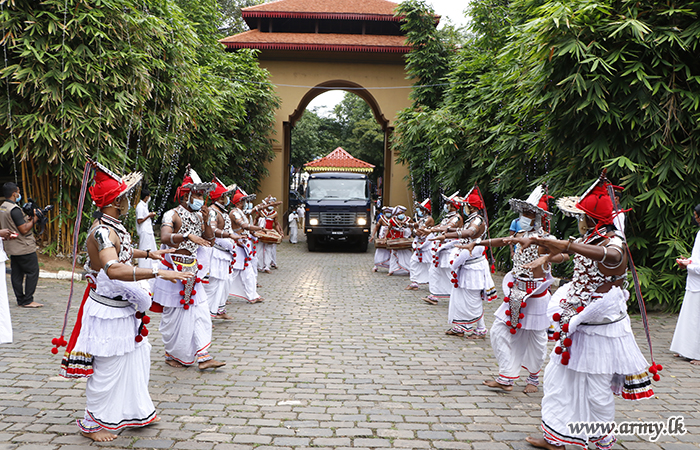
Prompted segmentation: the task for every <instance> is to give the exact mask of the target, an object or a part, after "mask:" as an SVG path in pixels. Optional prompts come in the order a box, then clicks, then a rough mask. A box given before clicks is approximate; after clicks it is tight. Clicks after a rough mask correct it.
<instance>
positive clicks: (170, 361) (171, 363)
mask: <svg viewBox="0 0 700 450" xmlns="http://www.w3.org/2000/svg"><path fill="white" fill-rule="evenodd" d="M165 364H167V365H169V366H170V367H185V365H184V364H182V363H181V362H180V361H175V360H174V359H166V360H165Z"/></svg>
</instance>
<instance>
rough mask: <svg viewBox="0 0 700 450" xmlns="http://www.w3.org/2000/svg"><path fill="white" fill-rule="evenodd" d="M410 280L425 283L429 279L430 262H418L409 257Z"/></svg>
mask: <svg viewBox="0 0 700 450" xmlns="http://www.w3.org/2000/svg"><path fill="white" fill-rule="evenodd" d="M410 269H411V281H412V282H414V283H418V284H426V283H428V282H429V281H430V263H427V262H425V263H423V262H418V260H417V259H416V260H414V259H413V258H411V266H410Z"/></svg>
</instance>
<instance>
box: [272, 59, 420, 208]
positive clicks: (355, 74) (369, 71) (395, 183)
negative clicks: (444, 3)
mask: <svg viewBox="0 0 700 450" xmlns="http://www.w3.org/2000/svg"><path fill="white" fill-rule="evenodd" d="M339 56H342V55H338V54H335V55H333V57H334V58H333V59H332V60H328V61H323V62H319V61H313V60H293V61H290V60H285V59H282V58H275V59H266V58H265V54H264V53H263V54H262V55H261V57H260V65H261V66H262V67H263V68H265V69H267V70H268V71H269V72H270V81H271V82H272V83H274V84H275V85H277V88H276V90H277V95H279V97H280V98H281V104H280V108H279V110H278V111H277V113H276V124H275V132H276V133H275V135H274V136H273V139H274V140H275V142H274V144H273V148H274V151H275V159H274V160H273V161H272V162H271V163H269V164H268V165H267V168H268V170H269V171H270V175H269V176H268V177H266V178H265V179H264V180H263V181H262V186H261V192H260V197H263V198H264V197H266V196H267V195H272V196H274V197H277V198H278V199H286V195H285V194H286V193H285V190H286V187H287V185H286V183H285V179H286V178H285V172H286V170H287V167H286V166H285V158H284V151H285V149H284V148H283V137H284V129H283V123H284V122H288V121H289V120H290V116H291V115H292V114H293V113H294V112H295V110H296V109H297V108H299V107H300V105H299V103H300V102H301V101H302V98H303V97H304V96H305V95H306V94H307V93H308V92H309V90H310V89H309V88H306V87H303V88H302V87H290V86H280V85H294V86H317V85H318V84H320V83H324V82H328V81H331V80H346V81H349V82H353V83H356V84H359V85H360V86H362V87H365V88H370V89H368V91H369V93H371V95H372V96H373V97H374V98H375V100H376V101H377V103H378V105H379V108H380V110H381V113H382V115H383V116H384V118H385V119H386V120H388V127H392V128H393V127H394V122H395V120H396V115H397V114H398V112H399V111H400V110H401V109H403V108H406V107H408V106H410V104H411V103H410V100H409V98H408V96H409V93H410V91H411V90H410V89H409V88H407V89H386V90H382V89H371V88H376V87H390V86H410V85H411V82H410V81H409V80H406V74H405V71H404V66H403V63H402V60H400V59H399V58H397V57H396V56H394V55H390V56H387V57H386V58H385V61H388V62H389V63H388V64H387V63H381V62H382V61H381V58H378V56H379V55H372V57H373V58H374V59H377V60H378V61H376V62H348V61H342V60H339V58H338V57H339ZM313 57H314V56H313V55H310V56H309V59H311V58H313ZM302 107H303V108H305V107H306V105H303V106H302ZM331 150H333V149H329V152H330V151H331ZM392 153H393V152H392ZM391 159H392V167H391V180H390V190H389V192H386V191H385V192H384V202H383V203H384V204H385V205H397V204H401V205H405V206H409V207H410V204H409V200H411V199H412V195H411V193H410V186H409V184H410V183H409V182H407V181H405V178H406V177H407V176H408V168H407V167H405V166H403V165H401V164H398V163H396V155H395V154H392V158H391ZM286 207H287V205H286V204H285V205H284V208H286Z"/></svg>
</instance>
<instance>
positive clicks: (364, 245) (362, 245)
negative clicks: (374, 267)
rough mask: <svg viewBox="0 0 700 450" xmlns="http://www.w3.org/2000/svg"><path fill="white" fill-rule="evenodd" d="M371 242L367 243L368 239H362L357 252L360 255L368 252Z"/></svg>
mask: <svg viewBox="0 0 700 450" xmlns="http://www.w3.org/2000/svg"><path fill="white" fill-rule="evenodd" d="M368 244H369V242H368V241H367V238H364V239H360V245H358V246H357V251H358V252H360V253H365V252H367V245H368Z"/></svg>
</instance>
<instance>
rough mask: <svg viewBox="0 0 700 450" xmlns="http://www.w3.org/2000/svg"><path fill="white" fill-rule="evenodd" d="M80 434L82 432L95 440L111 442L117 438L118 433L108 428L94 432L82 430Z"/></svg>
mask: <svg viewBox="0 0 700 450" xmlns="http://www.w3.org/2000/svg"><path fill="white" fill-rule="evenodd" d="M80 434H82V435H83V436H85V437H86V438H88V439H92V440H93V441H95V442H109V441H113V440H115V439H116V438H117V435H116V434H112V433H110V432H109V431H107V430H100V431H96V432H94V433H86V432H84V431H81V432H80Z"/></svg>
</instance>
